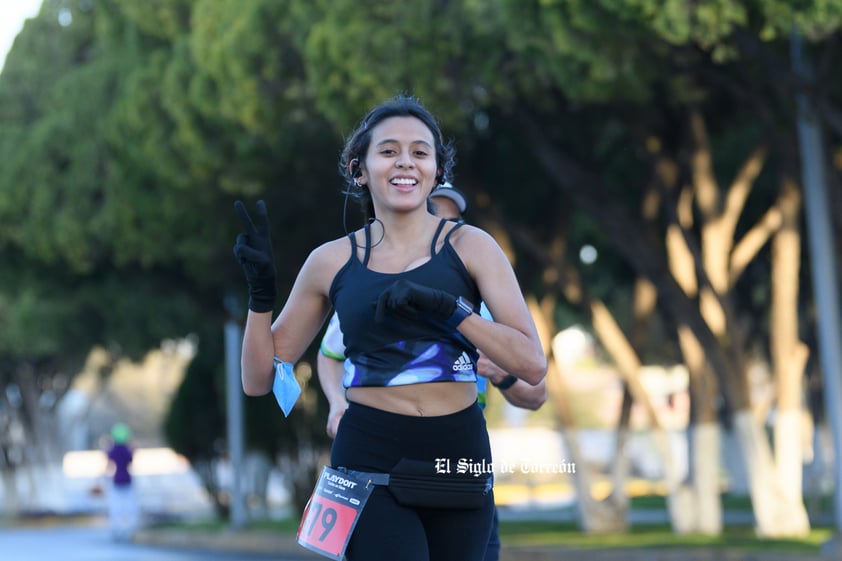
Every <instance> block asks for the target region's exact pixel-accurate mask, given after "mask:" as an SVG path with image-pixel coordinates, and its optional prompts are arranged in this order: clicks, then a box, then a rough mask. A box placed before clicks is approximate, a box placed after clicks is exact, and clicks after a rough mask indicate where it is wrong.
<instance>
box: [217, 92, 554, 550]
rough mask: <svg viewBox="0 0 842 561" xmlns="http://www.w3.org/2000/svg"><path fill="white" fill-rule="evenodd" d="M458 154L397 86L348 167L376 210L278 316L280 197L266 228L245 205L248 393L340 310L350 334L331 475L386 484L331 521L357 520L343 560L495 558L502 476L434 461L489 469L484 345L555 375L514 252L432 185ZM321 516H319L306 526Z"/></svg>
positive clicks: (538, 372)
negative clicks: (492, 540) (492, 548)
mask: <svg viewBox="0 0 842 561" xmlns="http://www.w3.org/2000/svg"><path fill="white" fill-rule="evenodd" d="M454 155H455V154H454V149H453V147H452V146H451V145H450V144H449V143H447V142H445V140H444V137H443V135H442V132H441V130H440V129H439V126H438V123H437V121H436V119H435V118H434V117H433V115H432V114H430V113H429V112H428V111H427V109H426V108H424V107H423V106H422V105H421V103H420V101H418V100H417V99H415V98H413V97H409V96H405V95H399V96H396V97H395V98H392V99H389V100H387V101H386V102H384V103H382V104H380V105H378V106H377V107H375V108H373V109H372V110H371V111H370V112H369V113H368V114H367V115H366V116H365V117H364V118H363V119H362V121H361V122H360V124H359V125H358V127H357V129H356V130H355V131H354V132H353V133H352V134H351V135H350V136H349V138H348V141H347V142H346V145H345V148H344V149H343V151H342V155H341V157H340V162H339V171H340V174H341V175H342V177H343V178H344V180H345V181H346V189H345V193H346V194H347V195H348V196H351V197H353V198H354V199H356V200H357V201H358V202H359V203H360V205H361V207H362V209H363V211H364V213H365V214H366V215H367V217H368V218H372V219H374V220H373V221H371V222H368V223H367V224H366V225H365V226H364V227H363V228H361V229H358V230H356V231H353V232H349V233H348V235H347V236H343V237H342V238H339V239H335V240H333V241H329V242H326V243H324V244H322V245H321V246H319V247H317V248H316V249H314V250H313V251H312V252H311V254H310V256H309V257H308V258H307V261H306V262H305V263H304V265H303V267H301V269H300V272H299V274H298V277H297V279H296V281H295V284H294V286H293V288H292V291H291V292H290V294H289V296H288V298H286V302H285V304H284V305H283V309H282V310H281V313H280V315H279V316H278V317H277V318H276V319H275V320H274V321H273V319H272V312H273V311H274V309H275V305H276V300H277V296H278V295H277V290H276V286H275V285H276V281H275V265H274V257H273V252H272V247H273V246H272V240H271V239H270V237H269V232H270V229H269V222H268V212H267V209H266V205H265V204H264V203H263V202H262V201H259V202H258V205H257V211H258V212H257V215H256V218H257V221H256V223H255V222H253V221H252V219H251V217H250V216H249V214H248V213H247V211H246V209H245V206H244V205H243V203H242V202H240V201H238V202H237V203H235V207H236V209H237V212H238V214H239V215H240V218H241V220H242V222H243V227H244V232H243V233H242V234H240V235H239V236H238V237H237V241H236V244H235V247H234V254H235V255H236V257H237V259H238V260H239V261H240V263H241V264H242V266H243V271H244V273H245V276H246V281H247V283H248V287H249V313H248V318H247V320H246V328H245V335H244V337H243V352H242V380H243V389H244V390H245V392H246V393H247V394H250V395H259V394H263V393H268V392H270V391H273V388H274V385H275V381H276V380H277V379H278V376H279V374H278V371H277V370H276V369H273V363H275V362H281V363H283V362H291V363H294V362H296V361H297V360H299V358H300V357H301V356H302V354H303V353H304V352H305V351H306V349H307V347H308V346H309V345H310V343H311V341H312V340H313V338H314V337H315V336H316V334H317V333H318V331H319V330H320V329H321V326H322V323H323V322H324V321H325V318H326V317H327V316H328V315H329V313H330V311H331V308H333V309H335V310H336V314H337V317H338V318H339V322H340V328H341V330H342V332H343V334H344V343H345V354H346V357H347V359H346V363H345V364H346V373H345V376H344V377H343V386H344V389H345V393H346V396H347V399H348V402H349V405H348V408H347V409H346V411H345V413H344V414H343V417H342V422H341V423H339V426H338V428H337V431H336V437H335V439H334V442H333V448H332V450H331V466H329V467H327V468H326V470H333V471H335V472H337V473H333V472H331V471H326V472H325V473H327V474H331V473H333V475H336V476H337V477H343V478H345V479H348V480H351V479H352V478H354V477H363V476H364V477H365V478H369V479H368V482H369V483H371V482H374V488H373V489H369V486H368V485H366V486H365V488H366V489H368V491H367V492H368V493H370V495H366V496H365V497H359V498H358V497H354V498H355V500H357V501H358V502H357V504H358V506H359V508H358V509H356V510H355V509H351V508H345V509H343V508H339V510H334V509H333V507H329V508H330V511H331V512H332V514H331V516H332V518H331V520H330V522H328V521H327V520H326V519H324V518H322V522H323V526H325V528H324V532H325V535H326V534H327V533H329V532H331V531H332V530H333V529H334V528H344V530H342V531H341V532H340V533H337V534H332V536H337V535H339V536H341V538H339V539H335V540H334V538H333V537H332V538H331V543H332V544H334V545H336V546H338V547H337V548H336V549H335V550H334V549H331V552H332V555H337V556H336V557H333V558H339V557H341V556H342V553H344V548H345V547H347V559H349V561H359V560H363V559H390V560H392V561H430V560H431V559H435V560H436V561H451V560H452V561H457V560H459V561H461V560H463V559H482V558H483V557H484V552H485V549H486V546H487V544H488V536H489V533H490V530H491V523H492V517H493V512H494V498H493V491H492V490H491V476H490V474H487V473H486V474H479V475H477V474H472V475H468V476H465V474H457V473H438V472H436V471H435V466H436V465H440V464H441V462H442V461H443V459H444V460H447V459H453V461H454V462H455V461H456V459H458V458H471V461H472V462H479V463H480V464H481V465H486V466H487V465H490V464H491V446H490V443H489V439H488V431H487V428H486V425H485V420H484V417H483V413H482V410H481V408H480V405H479V403H478V401H477V384H476V380H477V360H478V358H479V351H482V352H483V353H485V354H486V355H487V356H488V357H489V358H490V359H491V360H493V361H494V362H495V363H497V364H498V365H499V366H500V367H501V368H503V369H505V370H507V371H509V372H511V373H512V374H513V375H516V376H518V377H519V378H522V379H524V380H526V381H527V382H529V383H531V384H533V385H534V384H538V383H540V381H541V380H542V379H543V377H544V373H545V372H546V359H545V357H544V352H543V350H542V348H541V344H540V340H539V339H538V334H537V330H536V328H535V325H534V323H533V321H532V317H531V315H530V313H529V309H528V308H527V306H526V303H525V301H524V299H523V295H522V294H521V291H520V287H519V285H518V283H517V279H516V278H515V275H514V271H513V270H512V268H511V264H510V263H509V261H508V259H507V258H506V256H505V254H504V253H503V251H502V249H501V248H500V246H499V245H498V244H497V243H496V242H495V241H494V239H493V238H492V237H491V236H490V235H488V234H487V233H486V232H484V231H483V230H480V229H479V228H476V227H474V226H470V225H467V224H457V223H454V222H449V221H447V220H444V219H440V218H438V217H437V216H435V215H434V214H433V213H432V212H431V210H430V209H429V208H428V205H427V198H428V197H429V195H430V193H431V192H432V190H433V189H434V188H435V187H436V186H437V185H440V184H442V183H444V182H445V181H448V180H449V179H450V175H451V168H452V166H453V162H454ZM480 301H485V302H486V304H487V306H488V308H489V309H490V310H491V313H492V314H493V315H494V318H495V320H496V321H493V322H492V321H488V320H486V319H484V318H483V317H481V316H480V314H479V313H476V312H477V311H478V308H477V307H475V306H474V304H473V303H476V304H479V302H480ZM362 472H365V473H364V474H363V473H362ZM339 473H344V474H346V475H339ZM354 474H355V475H354ZM475 475H476V476H475ZM480 475H481V476H480ZM346 476H347V477H346ZM384 479H385V480H387V481H388V483H387V484H383V483H381V482H382V481H384ZM320 481H321V479H320ZM386 485H388V488H387V487H386ZM323 496H326V495H325V494H324V489H323V488H320V487H317V488H316V491H315V492H314V495H313V499H311V501H312V502H311V505H318V508H316V507H313V508H314V509H315V510H312V511H311V512H314V513H318V512H322V510H321V509H322V505H324V504H327V503H325V502H324V501H323V500H322V498H323ZM334 498H335V497H334ZM363 499H364V500H363ZM363 502H364V505H363V504H362V503H363ZM337 506H339V507H344V506H346V505H342V504H337ZM363 506H364V507H365V509H364V510H363ZM340 511H341V512H340ZM324 512H327V510H325V511H324ZM317 516H318V514H313V515H312V516H308V515H307V514H305V518H304V520H305V522H306V521H308V520H309V521H310V522H312V523H310V524H309V525H308V526H307V527H308V528H310V529H312V528H313V527H314V526H313V524H314V523H315V521H316V517H317ZM340 518H341V520H340ZM338 522H341V524H340V523H338ZM352 529H353V533H351V531H352ZM309 535H310V533H309V530H308V531H305V532H304V533H303V534H301V535H300V537H299V539H300V540H304V541H301V542H300V543H302V545H304V546H305V547H310V548H317V550H318V544H315V543H314V542H312V541H308V540H309V539H310V538H309V537H308V536H309ZM321 551H325V550H321Z"/></svg>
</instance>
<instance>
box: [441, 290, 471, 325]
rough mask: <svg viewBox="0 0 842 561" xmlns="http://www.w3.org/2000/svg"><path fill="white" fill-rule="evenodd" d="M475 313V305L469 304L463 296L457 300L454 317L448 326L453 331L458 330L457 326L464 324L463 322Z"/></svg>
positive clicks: (451, 317)
mask: <svg viewBox="0 0 842 561" xmlns="http://www.w3.org/2000/svg"><path fill="white" fill-rule="evenodd" d="M473 313H474V305H473V304H471V303H470V302H468V301H467V300H466V299H465V298H463V297H462V296H460V297H458V298H457V299H456V309H455V310H454V311H453V315H452V316H450V319H449V320H447V323H448V325H450V327H452V328H453V329H456V326H457V325H459V324H460V323H462V321H463V320H464V319H465V318H466V317H468V316H469V315H471V314H473Z"/></svg>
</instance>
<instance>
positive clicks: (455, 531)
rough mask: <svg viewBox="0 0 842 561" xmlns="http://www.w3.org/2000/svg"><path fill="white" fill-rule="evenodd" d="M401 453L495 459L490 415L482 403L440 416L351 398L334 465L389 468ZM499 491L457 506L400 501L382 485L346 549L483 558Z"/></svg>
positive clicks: (403, 557)
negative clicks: (477, 504) (476, 504)
mask: <svg viewBox="0 0 842 561" xmlns="http://www.w3.org/2000/svg"><path fill="white" fill-rule="evenodd" d="M401 458H412V459H416V460H423V461H429V462H430V464H431V466H433V465H434V462H435V461H436V459H449V460H450V465H451V469H452V470H454V472H455V470H456V464H457V462H458V461H459V460H460V459H463V460H467V461H470V462H475V463H476V464H481V462H482V461H483V460H485V464H486V465H489V466H490V465H491V447H490V445H489V442H488V431H487V429H486V426H485V418H484V417H483V414H482V410H481V409H480V408H479V406H478V405H477V404H474V405H472V406H471V407H468V408H467V409H464V410H462V411H458V412H456V413H452V414H450V415H443V416H439V417H410V416H405V415H398V414H395V413H389V412H387V411H381V410H379V409H374V408H372V407H367V406H365V405H360V404H357V403H351V404H350V406H349V407H348V410H347V411H345V414H344V415H343V416H342V421H341V422H340V423H339V429H338V431H337V434H336V440H335V441H334V443H333V450H332V451H331V464H332V465H333V467H340V466H342V467H346V468H349V469H353V470H360V471H373V472H384V473H388V472H389V471H390V470H391V469H392V467H393V466H394V465H395V464H396V463H397V462H398V460H400V459H401ZM493 513H494V496H493V493H488V495H487V496H486V499H485V503H484V505H483V507H482V508H479V509H471V510H451V509H432V508H413V507H406V506H402V505H399V504H398V503H397V502H395V500H394V498H393V497H392V495H391V494H390V493H389V491H388V490H387V489H386V488H383V487H375V489H374V492H373V493H372V494H371V497H370V498H369V499H368V502H367V503H366V505H365V508H364V509H363V512H362V514H361V515H360V519H359V521H358V522H357V526H356V528H355V529H354V534H353V536H352V537H351V541H350V543H349V544H348V549H347V552H346V555H347V558H348V561H386V560H388V561H449V560H453V561H481V560H482V559H483V556H484V555H485V549H486V546H487V545H488V535H489V533H490V531H491V520H492V516H493Z"/></svg>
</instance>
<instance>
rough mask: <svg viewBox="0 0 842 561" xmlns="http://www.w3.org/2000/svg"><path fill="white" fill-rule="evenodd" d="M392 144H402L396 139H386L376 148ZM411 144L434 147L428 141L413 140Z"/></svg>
mask: <svg viewBox="0 0 842 561" xmlns="http://www.w3.org/2000/svg"><path fill="white" fill-rule="evenodd" d="M390 143H394V144H400V141H399V140H396V139H394V138H385V139H383V140H381V141H380V142H378V143H377V144H375V146H382V145H384V144H390ZM410 144H423V145H424V146H427V147H429V148H432V147H433V145H432V144H430V143H429V142H427V141H426V140H413V141H412V142H410Z"/></svg>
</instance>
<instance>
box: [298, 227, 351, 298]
mask: <svg viewBox="0 0 842 561" xmlns="http://www.w3.org/2000/svg"><path fill="white" fill-rule="evenodd" d="M350 256H351V242H350V241H348V238H347V237H342V238H337V239H335V240H331V241H329V242H325V243H323V244H322V245H320V246H318V247H317V248H315V249H314V250H312V251H311V252H310V254H309V255H308V256H307V259H306V261H305V262H304V265H303V266H302V267H301V270H300V271H299V273H298V284H301V285H302V286H303V287H307V288H308V289H312V290H314V291H320V292H323V293H324V294H327V291H328V289H329V287H330V283H331V282H332V281H333V278H334V277H335V276H336V273H337V272H339V269H341V268H342V266H343V265H345V263H347V262H348V259H349V258H350Z"/></svg>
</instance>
